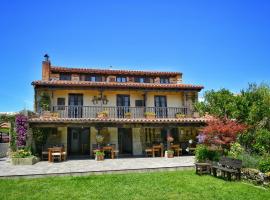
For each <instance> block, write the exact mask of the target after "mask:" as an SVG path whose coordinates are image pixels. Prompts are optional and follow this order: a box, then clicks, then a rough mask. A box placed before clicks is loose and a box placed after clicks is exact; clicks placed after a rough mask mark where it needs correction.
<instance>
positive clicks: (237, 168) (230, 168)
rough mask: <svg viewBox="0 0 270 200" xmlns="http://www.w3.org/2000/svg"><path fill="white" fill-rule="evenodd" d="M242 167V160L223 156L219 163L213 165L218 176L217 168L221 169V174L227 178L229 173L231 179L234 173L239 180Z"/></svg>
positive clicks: (215, 174) (213, 170)
mask: <svg viewBox="0 0 270 200" xmlns="http://www.w3.org/2000/svg"><path fill="white" fill-rule="evenodd" d="M241 168H242V161H241V160H237V159H233V158H228V157H221V159H220V161H219V163H218V165H213V166H212V170H211V171H212V172H213V175H214V176H215V177H216V176H217V170H220V171H221V175H222V176H223V177H224V178H225V175H227V178H228V180H231V176H232V174H234V175H235V176H236V178H237V179H238V180H240V179H241Z"/></svg>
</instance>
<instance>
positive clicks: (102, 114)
mask: <svg viewBox="0 0 270 200" xmlns="http://www.w3.org/2000/svg"><path fill="white" fill-rule="evenodd" d="M108 116H109V112H108V111H107V110H103V111H101V112H98V113H97V118H101V119H104V118H107V117H108Z"/></svg>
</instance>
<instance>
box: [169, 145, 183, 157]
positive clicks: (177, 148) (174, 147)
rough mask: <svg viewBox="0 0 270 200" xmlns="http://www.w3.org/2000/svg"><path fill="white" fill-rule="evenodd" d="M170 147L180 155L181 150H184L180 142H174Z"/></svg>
mask: <svg viewBox="0 0 270 200" xmlns="http://www.w3.org/2000/svg"><path fill="white" fill-rule="evenodd" d="M170 149H171V150H173V151H174V152H175V153H176V155H177V156H179V155H180V151H181V153H182V150H181V148H180V144H173V145H171V146H170Z"/></svg>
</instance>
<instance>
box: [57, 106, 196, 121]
mask: <svg viewBox="0 0 270 200" xmlns="http://www.w3.org/2000/svg"><path fill="white" fill-rule="evenodd" d="M52 111H53V112H54V113H58V114H57V115H58V117H59V118H96V117H97V116H98V114H99V113H102V112H103V113H106V115H107V116H106V117H107V118H145V114H146V113H148V114H151V115H152V118H157V119H158V118H176V114H179V115H181V116H187V115H191V114H192V111H191V109H190V108H188V107H126V106H114V107H110V106H53V107H52Z"/></svg>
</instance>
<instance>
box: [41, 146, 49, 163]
mask: <svg viewBox="0 0 270 200" xmlns="http://www.w3.org/2000/svg"><path fill="white" fill-rule="evenodd" d="M48 156H49V152H48V148H44V146H42V151H41V160H48Z"/></svg>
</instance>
